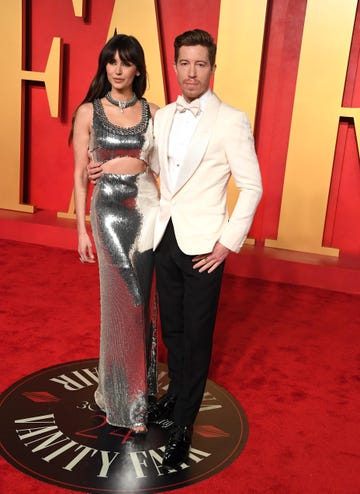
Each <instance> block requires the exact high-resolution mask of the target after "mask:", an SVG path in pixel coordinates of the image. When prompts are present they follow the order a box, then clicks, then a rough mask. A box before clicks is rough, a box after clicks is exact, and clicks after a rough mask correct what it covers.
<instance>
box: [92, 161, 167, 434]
mask: <svg viewBox="0 0 360 494" xmlns="http://www.w3.org/2000/svg"><path fill="white" fill-rule="evenodd" d="M158 205H159V199H158V191H157V188H156V185H155V183H154V180H153V179H152V177H151V176H150V174H149V173H148V172H147V171H145V172H143V173H139V174H134V175H118V174H104V175H103V176H102V177H101V178H100V179H99V180H98V183H97V185H96V186H95V187H94V191H93V195H92V199H91V208H90V218H91V226H92V231H93V236H94V240H95V244H96V250H97V255H98V262H99V274H100V302H101V328H100V356H99V386H98V389H97V390H96V392H95V401H96V403H97V405H98V406H99V407H100V408H101V409H102V410H104V412H105V413H106V417H107V421H108V423H109V424H111V425H116V426H119V427H127V428H132V427H136V426H141V425H144V424H146V419H147V397H148V395H152V394H156V392H157V361H156V357H157V354H156V345H157V341H156V324H154V320H155V318H154V317H153V318H152V315H151V313H152V309H153V300H152V299H153V294H154V289H153V231H154V223H155V218H156V214H157V210H158ZM152 319H153V320H152Z"/></svg>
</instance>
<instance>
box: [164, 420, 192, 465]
mask: <svg viewBox="0 0 360 494" xmlns="http://www.w3.org/2000/svg"><path fill="white" fill-rule="evenodd" d="M192 432H193V426H192V425H185V426H184V425H177V426H175V427H174V429H173V430H172V431H171V434H170V437H169V440H168V443H167V445H166V448H165V453H164V457H163V461H162V466H163V467H164V468H165V470H168V469H171V468H173V469H177V468H179V467H180V466H181V464H182V463H186V462H187V460H188V459H189V450H190V445H191V437H192Z"/></svg>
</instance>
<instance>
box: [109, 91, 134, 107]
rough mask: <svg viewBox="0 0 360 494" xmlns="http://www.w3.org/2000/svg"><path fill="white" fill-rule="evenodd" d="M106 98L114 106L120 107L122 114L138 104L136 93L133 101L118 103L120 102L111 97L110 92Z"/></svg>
mask: <svg viewBox="0 0 360 494" xmlns="http://www.w3.org/2000/svg"><path fill="white" fill-rule="evenodd" d="M105 98H106V99H107V100H108V101H109V102H110V103H112V104H113V105H115V106H118V107H119V108H120V110H121V112H123V111H124V110H125V108H128V107H129V106H133V105H135V103H136V102H137V96H136V94H135V93H134V95H133V97H132V98H131V99H129V101H118V100H116V99H114V98H113V97H112V96H111V94H110V91H109V92H108V93H106V94H105Z"/></svg>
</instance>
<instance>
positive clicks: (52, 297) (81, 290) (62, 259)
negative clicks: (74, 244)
mask: <svg viewBox="0 0 360 494" xmlns="http://www.w3.org/2000/svg"><path fill="white" fill-rule="evenodd" d="M0 248H1V259H0V264H1V302H0V303H1V310H0V318H1V319H0V324H1V326H0V327H1V332H2V333H1V334H2V344H1V350H0V376H1V391H3V390H4V389H6V388H7V387H8V386H9V385H11V384H12V383H14V382H15V381H17V380H19V379H20V378H22V377H24V376H26V375H28V374H30V373H32V372H35V371H37V370H39V369H41V368H45V367H48V366H51V365H55V364H59V363H62V362H68V361H72V360H77V359H85V358H96V357H97V356H98V322H99V301H98V274H97V267H96V265H95V266H91V265H82V264H81V263H80V262H79V261H78V256H77V255H76V253H75V252H71V251H68V250H60V249H55V248H49V247H43V246H36V245H31V244H24V243H17V242H12V241H4V240H0ZM359 348H360V296H357V295H349V294H343V293H339V292H333V291H326V290H320V289H314V288H306V287H299V286H291V285H285V284H277V283H271V282H265V281H259V280H255V279H244V278H237V277H230V276H227V277H226V278H225V280H224V284H223V291H222V297H221V303H220V310H219V317H218V324H217V329H216V335H215V345H214V357H213V363H212V367H211V374H210V378H211V379H212V380H213V381H215V382H216V383H217V384H219V385H220V386H223V387H224V388H226V389H227V390H228V391H230V393H232V394H233V395H234V396H235V397H236V398H237V400H238V401H239V402H240V403H241V405H242V407H243V408H244V410H245V412H246V414H247V417H248V421H249V428H250V434H249V439H248V442H247V444H246V446H245V449H244V451H243V452H242V453H241V454H240V456H239V457H238V459H237V460H236V461H235V462H234V463H232V464H231V466H230V467H228V468H227V469H225V470H223V471H222V472H220V473H219V474H217V475H215V476H213V477H211V478H210V479H207V480H205V481H203V482H201V483H197V484H194V486H192V487H186V488H184V489H182V490H181V492H183V493H184V494H194V493H195V492H196V494H205V493H207V494H208V493H210V494H220V493H221V494H223V493H235V494H237V493H239V494H260V493H261V494H270V493H273V494H322V493H323V494H325V493H326V494H358V493H360V478H359V477H360V476H359V466H360V426H359V424H360V386H359V381H360V372H359V367H360V350H359ZM160 360H162V361H164V360H165V353H164V349H163V347H162V346H161V347H160ZM0 492H1V493H4V494H17V493H26V494H29V493H39V494H56V493H59V494H60V493H64V494H66V492H71V491H69V490H64V489H60V488H58V487H55V486H52V485H50V484H46V483H43V482H40V481H38V480H36V479H33V478H32V477H29V476H27V475H25V474H23V473H22V472H20V471H18V470H16V469H15V468H14V467H13V466H11V465H10V464H8V463H7V462H6V461H5V460H4V459H3V458H0ZM172 492H175V491H172Z"/></svg>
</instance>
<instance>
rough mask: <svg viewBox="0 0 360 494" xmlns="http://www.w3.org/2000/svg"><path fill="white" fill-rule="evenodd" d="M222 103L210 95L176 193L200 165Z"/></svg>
mask: <svg viewBox="0 0 360 494" xmlns="http://www.w3.org/2000/svg"><path fill="white" fill-rule="evenodd" d="M220 103H221V102H220V100H219V99H218V98H217V96H215V94H212V95H211V96H210V97H209V99H208V101H207V104H206V107H205V110H204V114H203V115H202V116H201V118H200V121H199V123H198V125H197V126H196V129H195V132H194V135H193V136H192V138H191V141H190V143H189V147H188V150H187V152H186V156H185V159H184V163H183V165H182V167H181V169H180V172H179V176H178V179H177V181H176V185H175V188H174V194H176V193H177V192H178V191H179V189H181V187H183V185H184V184H185V183H186V182H187V181H188V180H189V178H190V177H191V176H192V175H193V173H194V172H195V170H196V169H197V167H198V166H199V165H200V163H201V161H202V159H203V156H204V154H205V151H206V149H207V147H208V144H209V140H210V136H211V132H212V130H213V128H214V122H215V119H216V116H217V113H218V111H219V108H220ZM171 120H172V119H171ZM170 128H171V122H170ZM170 128H169V129H168V132H167V139H168V136H169V132H170Z"/></svg>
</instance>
